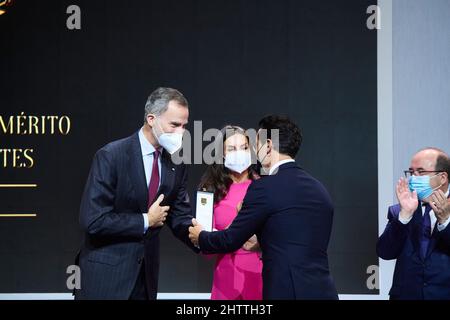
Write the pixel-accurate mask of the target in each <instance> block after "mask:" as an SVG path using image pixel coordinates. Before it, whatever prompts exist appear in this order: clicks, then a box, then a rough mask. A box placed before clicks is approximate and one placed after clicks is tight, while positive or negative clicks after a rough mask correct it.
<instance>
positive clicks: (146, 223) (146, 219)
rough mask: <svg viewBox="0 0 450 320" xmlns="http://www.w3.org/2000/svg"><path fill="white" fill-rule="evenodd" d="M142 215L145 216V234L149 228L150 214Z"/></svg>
mask: <svg viewBox="0 0 450 320" xmlns="http://www.w3.org/2000/svg"><path fill="white" fill-rule="evenodd" d="M142 217H143V218H144V234H145V233H146V232H147V230H148V214H146V213H143V214H142Z"/></svg>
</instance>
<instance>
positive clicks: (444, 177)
mask: <svg viewBox="0 0 450 320" xmlns="http://www.w3.org/2000/svg"><path fill="white" fill-rule="evenodd" d="M442 177H443V178H442V179H441V183H442V184H445V183H446V182H447V183H448V182H449V181H448V173H447V172H443V175H442ZM442 180H444V181H442Z"/></svg>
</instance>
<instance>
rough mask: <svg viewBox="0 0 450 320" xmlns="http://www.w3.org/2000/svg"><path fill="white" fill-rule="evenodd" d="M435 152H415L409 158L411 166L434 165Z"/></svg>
mask: <svg viewBox="0 0 450 320" xmlns="http://www.w3.org/2000/svg"><path fill="white" fill-rule="evenodd" d="M436 159H437V153H435V152H428V151H422V152H419V153H417V154H416V155H415V156H414V157H413V158H412V160H411V165H412V166H413V167H423V168H425V167H434V166H435V164H436Z"/></svg>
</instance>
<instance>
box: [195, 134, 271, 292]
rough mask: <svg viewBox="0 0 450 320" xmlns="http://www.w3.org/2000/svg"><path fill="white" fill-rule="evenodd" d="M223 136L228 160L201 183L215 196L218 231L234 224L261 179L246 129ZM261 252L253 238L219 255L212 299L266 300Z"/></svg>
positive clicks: (210, 170) (217, 165) (205, 189)
mask: <svg viewBox="0 0 450 320" xmlns="http://www.w3.org/2000/svg"><path fill="white" fill-rule="evenodd" d="M221 134H222V139H220V137H219V139H220V140H219V141H222V145H223V152H224V153H223V157H221V158H223V159H224V161H218V162H221V163H214V164H213V165H211V166H209V167H208V169H207V170H206V172H205V174H204V175H203V177H202V181H201V183H200V189H201V190H204V191H208V192H212V193H214V221H213V225H214V228H215V229H217V230H224V229H226V228H228V226H229V225H230V224H231V223H232V221H233V219H234V218H235V217H236V215H237V213H238V211H239V209H240V205H241V204H242V200H243V199H244V197H245V194H246V192H247V188H248V187H249V185H250V184H251V182H252V180H253V179H255V178H256V177H257V175H256V172H255V169H254V167H253V166H252V165H251V155H250V147H249V138H248V136H247V134H246V133H245V131H244V129H242V128H240V127H236V126H226V127H225V128H223V129H222V130H221ZM216 142H217V140H216ZM219 148H220V149H222V146H220V147H219ZM220 149H219V150H220ZM257 250H258V243H257V240H256V236H253V237H252V238H251V239H249V241H247V243H246V244H245V245H244V246H243V247H242V248H241V249H239V250H237V251H236V252H233V253H228V254H219V255H216V257H217V260H216V263H215V268H214V277H213V286H212V291H211V299H213V300H261V299H262V276H261V272H262V262H261V260H260V256H259V253H258V252H257Z"/></svg>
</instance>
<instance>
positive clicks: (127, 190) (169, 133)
mask: <svg viewBox="0 0 450 320" xmlns="http://www.w3.org/2000/svg"><path fill="white" fill-rule="evenodd" d="M188 116H189V110H188V102H187V100H186V99H185V97H184V96H183V95H182V94H181V93H180V92H179V91H177V90H175V89H171V88H159V89H157V90H156V91H154V92H153V93H152V94H151V95H150V97H149V98H148V101H147V103H146V106H145V118H144V125H143V127H142V128H141V129H140V130H139V131H138V132H136V133H135V134H133V135H132V136H130V137H128V138H125V139H122V140H119V141H115V142H112V143H110V144H108V145H106V146H105V147H103V148H102V149H100V150H99V151H98V152H97V153H96V155H95V157H94V161H93V163H92V168H91V171H90V173H89V177H88V180H87V183H86V187H85V190H84V194H83V198H82V202H81V209H80V224H81V227H82V229H83V230H84V232H85V237H84V244H83V246H82V249H81V250H80V253H79V255H78V264H79V266H80V269H81V289H79V290H76V291H75V298H76V299H136V300H145V299H155V298H156V295H157V289H158V272H159V232H160V231H161V228H162V226H163V225H164V223H166V224H167V225H168V227H169V228H170V229H171V230H172V232H173V234H174V235H175V236H176V237H178V238H179V239H181V240H182V241H184V242H185V243H186V244H187V245H189V246H191V247H192V249H194V250H195V251H198V250H197V249H195V248H193V246H192V244H191V242H190V241H189V238H188V234H189V233H188V227H189V226H190V225H191V221H192V216H191V215H190V214H191V208H190V204H189V199H188V194H187V192H186V182H187V175H186V168H185V166H184V165H183V164H179V165H175V164H174V163H173V162H172V159H171V154H173V153H174V152H175V151H177V150H178V149H180V147H181V142H182V135H183V132H184V128H185V125H186V123H187V122H188ZM166 219H167V220H166Z"/></svg>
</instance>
